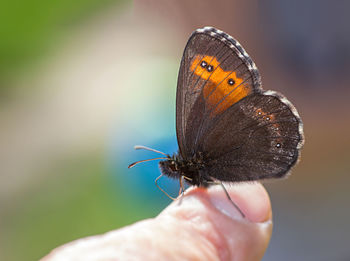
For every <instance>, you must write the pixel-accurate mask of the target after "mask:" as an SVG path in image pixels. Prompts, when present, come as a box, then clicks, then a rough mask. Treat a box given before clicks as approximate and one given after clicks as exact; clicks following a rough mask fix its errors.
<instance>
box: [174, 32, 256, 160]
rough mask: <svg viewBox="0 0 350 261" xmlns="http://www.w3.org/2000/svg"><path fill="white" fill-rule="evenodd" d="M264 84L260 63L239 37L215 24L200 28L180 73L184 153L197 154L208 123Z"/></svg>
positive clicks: (179, 126) (178, 110)
mask: <svg viewBox="0 0 350 261" xmlns="http://www.w3.org/2000/svg"><path fill="white" fill-rule="evenodd" d="M260 86H261V80H260V75H259V73H258V71H257V69H256V66H255V65H254V63H253V61H252V60H251V59H250V57H249V56H248V54H247V53H246V52H245V51H244V49H243V48H242V47H241V46H240V44H239V43H238V42H237V41H236V40H234V39H233V38H232V37H231V36H229V35H227V34H226V33H224V32H222V31H220V30H217V29H215V28H212V27H205V28H203V29H198V30H196V31H195V32H194V33H193V34H192V35H191V37H190V39H189V40H188V43H187V45H186V47H185V50H184V54H183V57H182V61H181V66H180V71H179V76H178V86H177V95H176V132H177V139H178V143H179V150H180V155H182V156H183V157H184V158H189V157H193V155H194V154H195V152H196V151H197V148H198V141H199V139H200V138H201V136H202V135H203V133H205V131H206V128H207V127H208V124H209V125H210V122H211V121H212V120H213V119H215V118H216V116H218V115H220V114H221V113H222V112H224V111H225V110H226V109H227V108H229V107H230V106H232V105H233V104H234V103H236V102H237V101H239V100H241V99H242V98H244V97H246V96H248V95H249V94H252V93H255V92H256V91H258V90H259V89H260Z"/></svg>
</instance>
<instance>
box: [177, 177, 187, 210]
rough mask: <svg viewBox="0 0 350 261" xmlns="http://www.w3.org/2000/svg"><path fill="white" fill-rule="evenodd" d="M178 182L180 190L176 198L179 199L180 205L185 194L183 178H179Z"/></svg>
mask: <svg viewBox="0 0 350 261" xmlns="http://www.w3.org/2000/svg"><path fill="white" fill-rule="evenodd" d="M179 181H180V190H179V195H178V196H177V198H178V199H179V204H181V202H182V198H183V196H184V194H185V186H184V181H185V180H184V176H181V177H180V179H179Z"/></svg>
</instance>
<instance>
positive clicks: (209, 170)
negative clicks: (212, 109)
mask: <svg viewBox="0 0 350 261" xmlns="http://www.w3.org/2000/svg"><path fill="white" fill-rule="evenodd" d="M302 144H303V130H302V123H301V120H300V117H299V115H298V113H297V111H296V110H295V108H294V107H293V105H292V104H291V103H290V102H288V101H287V99H286V98H284V97H283V96H282V95H280V94H277V93H275V92H272V91H266V92H262V93H260V94H258V93H256V94H252V95H249V96H247V97H246V98H244V99H242V100H241V101H239V102H238V103H236V104H234V105H233V106H231V107H230V108H229V109H227V110H226V111H225V112H224V113H223V114H222V115H221V116H220V117H218V118H217V119H216V120H215V122H212V125H210V127H209V128H208V129H207V131H206V133H205V139H202V140H201V141H200V148H199V151H203V153H204V154H205V156H206V159H207V160H206V162H207V165H206V168H204V169H203V171H204V172H205V173H203V174H205V175H206V176H210V177H214V178H216V179H219V180H222V181H245V180H258V179H266V178H279V177H282V176H284V175H285V174H286V173H287V172H288V170H289V169H290V168H291V167H292V166H293V165H294V164H295V163H296V161H297V159H298V156H299V150H300V148H301V147H302Z"/></svg>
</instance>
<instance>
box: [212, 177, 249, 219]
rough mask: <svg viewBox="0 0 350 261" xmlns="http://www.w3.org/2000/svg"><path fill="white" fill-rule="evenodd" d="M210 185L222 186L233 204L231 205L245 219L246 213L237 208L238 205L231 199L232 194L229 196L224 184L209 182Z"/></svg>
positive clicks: (215, 181)
mask: <svg viewBox="0 0 350 261" xmlns="http://www.w3.org/2000/svg"><path fill="white" fill-rule="evenodd" d="M208 183H210V184H213V185H220V186H221V187H222V189H223V190H224V192H225V194H226V197H227V199H228V200H229V201H230V202H231V204H232V205H233V206H234V207H235V208H236V209H237V210H238V212H239V213H240V214H241V215H242V217H243V218H245V215H244V213H243V212H242V210H241V209H240V208H239V207H238V206H237V204H236V203H235V202H234V201H233V200H232V198H231V197H230V194H228V192H227V190H226V188H225V186H224V184H223V183H222V182H221V181H217V180H214V181H208Z"/></svg>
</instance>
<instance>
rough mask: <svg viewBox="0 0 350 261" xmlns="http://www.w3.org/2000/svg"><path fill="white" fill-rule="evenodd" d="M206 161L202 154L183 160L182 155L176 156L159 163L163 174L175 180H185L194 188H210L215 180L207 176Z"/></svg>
mask: <svg viewBox="0 0 350 261" xmlns="http://www.w3.org/2000/svg"><path fill="white" fill-rule="evenodd" d="M205 162H206V161H205V159H204V158H203V155H202V154H201V153H198V154H196V155H194V156H193V157H192V158H191V159H183V158H182V157H181V155H179V154H174V155H173V156H171V157H170V156H169V159H167V160H163V161H160V162H159V168H160V170H161V172H162V174H164V175H166V176H168V177H170V178H174V179H181V177H184V178H185V180H186V181H187V182H188V183H189V184H191V185H194V186H198V187H208V186H209V184H210V182H212V181H213V180H212V179H211V178H210V177H209V176H207V175H206V173H205V169H206V165H205Z"/></svg>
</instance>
